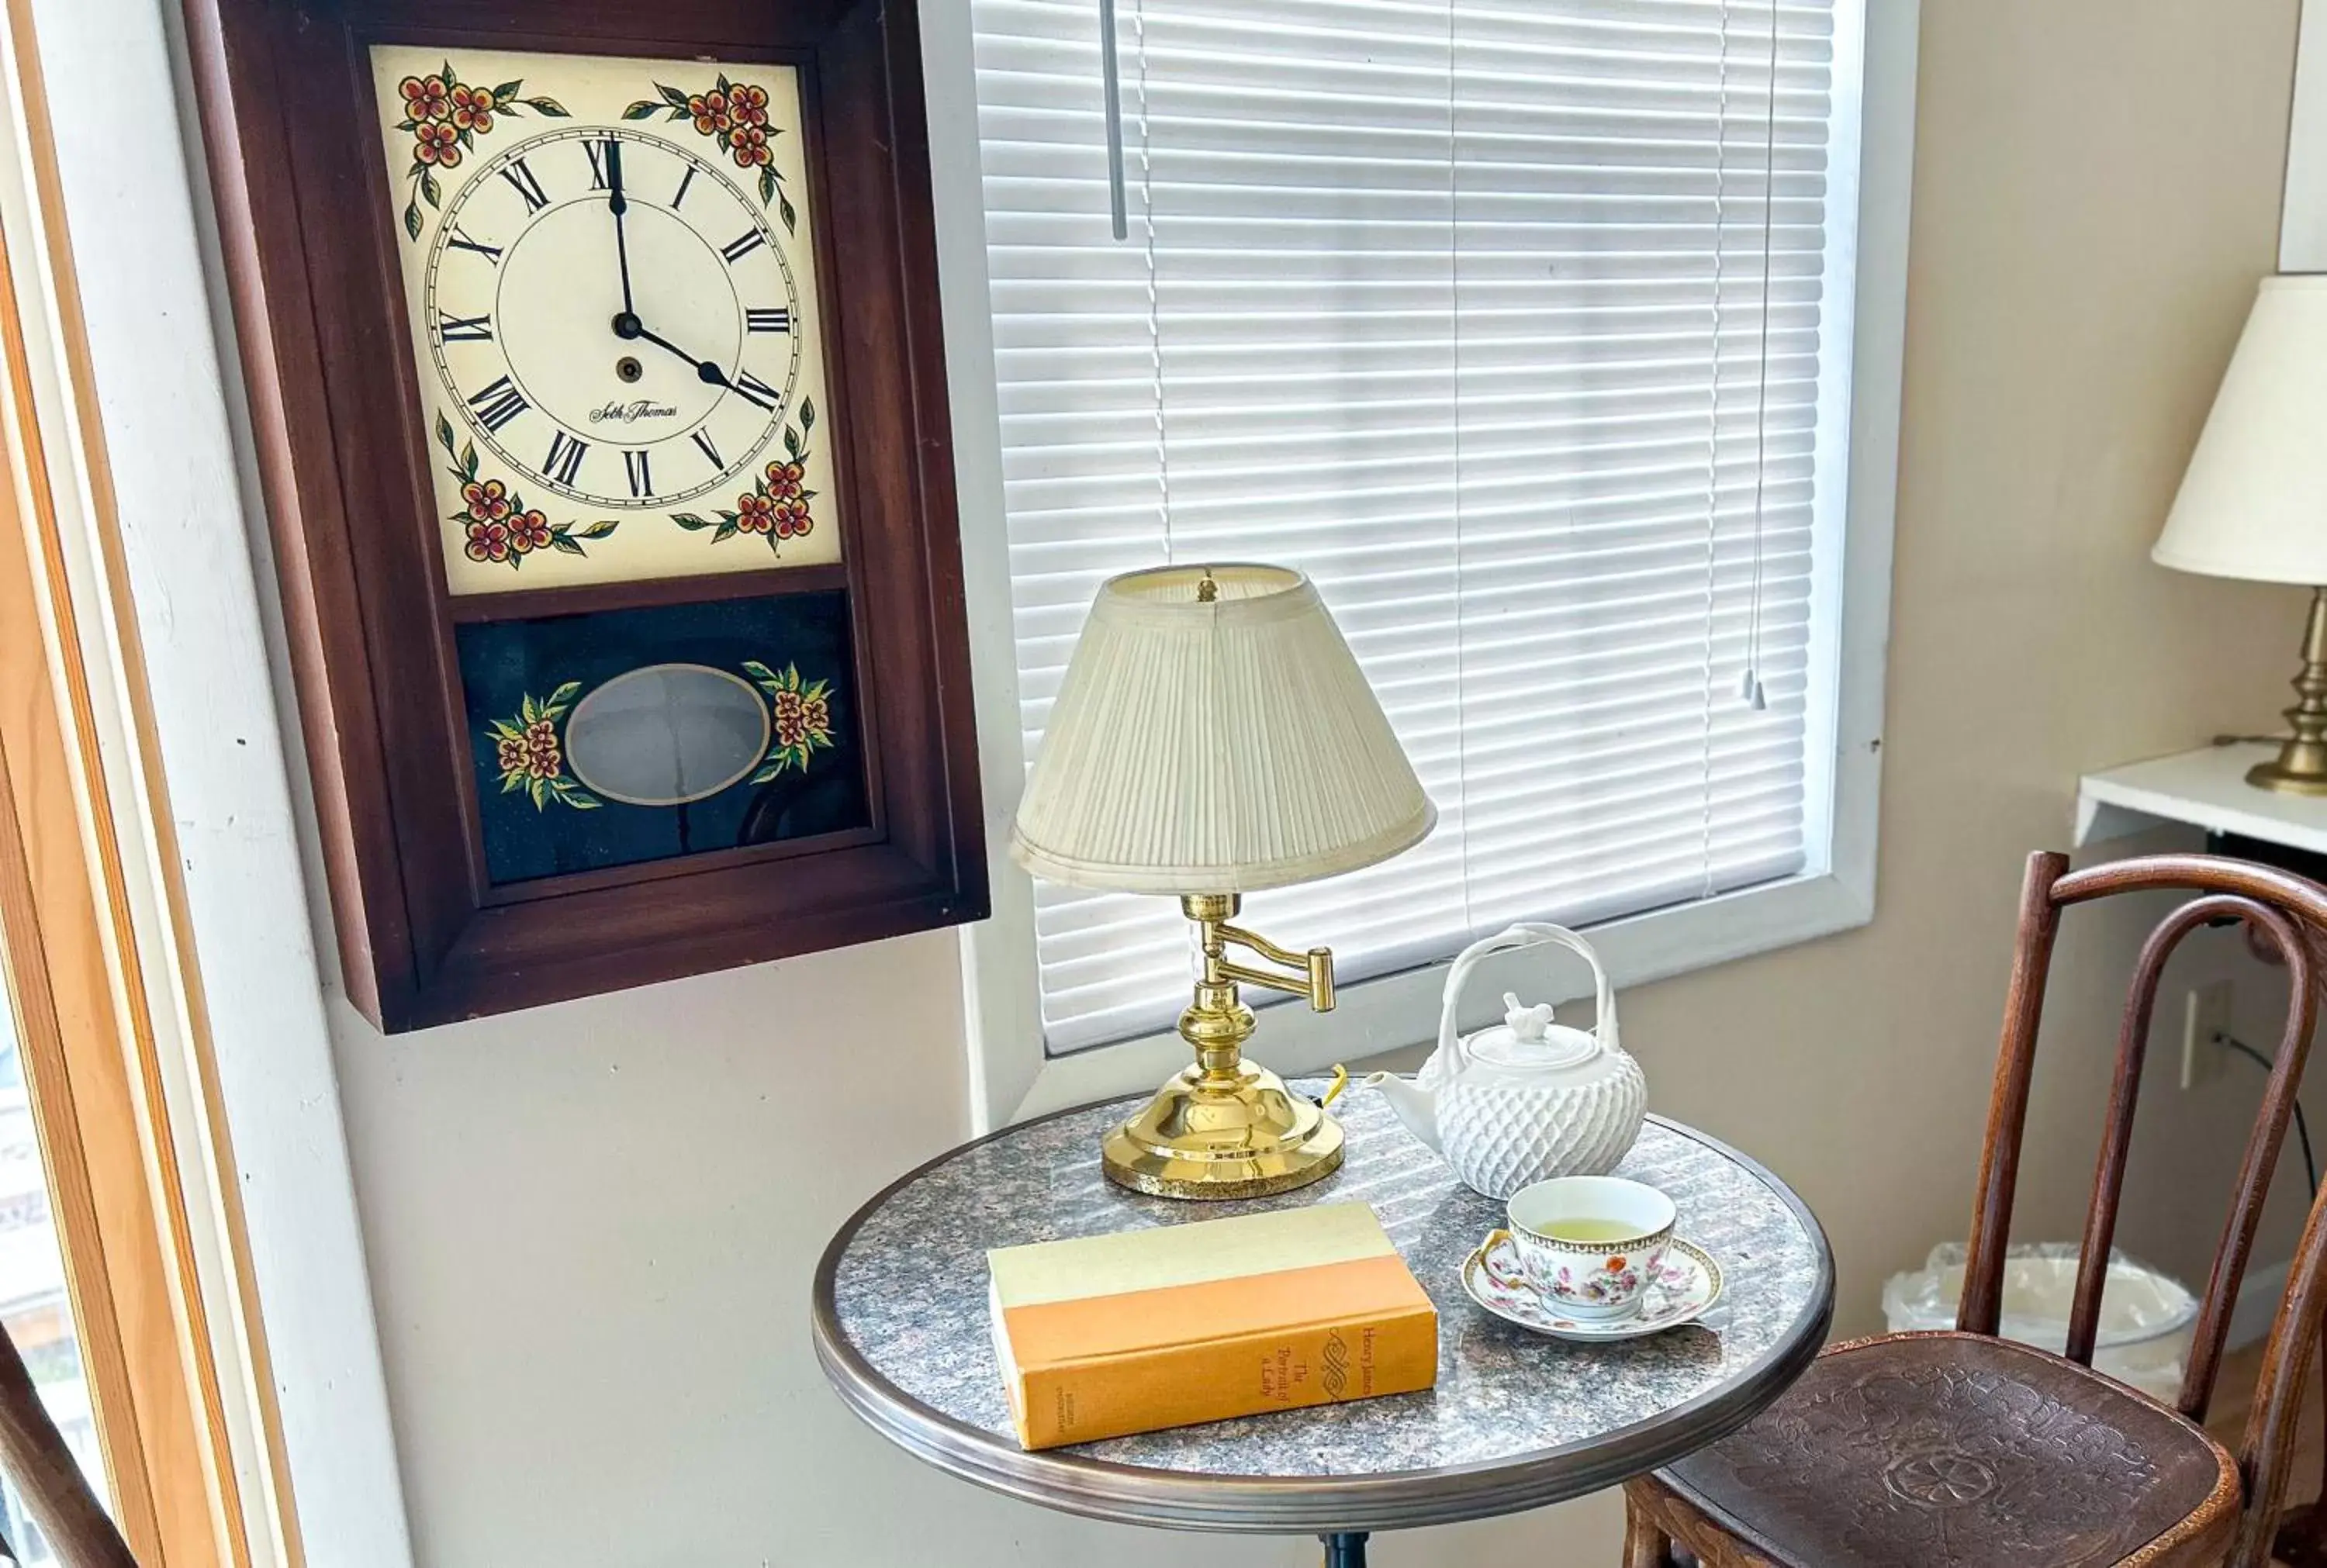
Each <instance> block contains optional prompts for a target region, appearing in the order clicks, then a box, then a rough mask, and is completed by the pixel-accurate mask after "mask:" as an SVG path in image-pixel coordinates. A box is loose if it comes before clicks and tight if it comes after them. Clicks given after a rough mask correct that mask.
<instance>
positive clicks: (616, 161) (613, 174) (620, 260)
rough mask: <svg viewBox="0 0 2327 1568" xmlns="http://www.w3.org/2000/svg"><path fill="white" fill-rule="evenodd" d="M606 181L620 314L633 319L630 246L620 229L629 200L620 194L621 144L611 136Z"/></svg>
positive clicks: (608, 140) (607, 148)
mask: <svg viewBox="0 0 2327 1568" xmlns="http://www.w3.org/2000/svg"><path fill="white" fill-rule="evenodd" d="M606 182H607V184H608V186H609V187H610V188H611V189H610V192H609V194H608V195H607V197H606V210H608V211H610V212H612V214H613V215H614V260H615V263H616V265H617V266H620V267H621V273H622V314H623V315H625V316H630V317H631V318H632V319H635V313H636V311H637V308H638V307H637V306H635V305H634V304H632V303H631V247H630V242H629V239H628V238H627V237H626V236H625V235H624V233H623V231H622V215H623V214H624V213H626V212H628V211H629V210H631V201H630V198H629V197H627V196H625V195H624V194H622V144H621V142H620V141H619V140H617V139H616V138H614V137H612V136H610V137H608V138H607V139H606Z"/></svg>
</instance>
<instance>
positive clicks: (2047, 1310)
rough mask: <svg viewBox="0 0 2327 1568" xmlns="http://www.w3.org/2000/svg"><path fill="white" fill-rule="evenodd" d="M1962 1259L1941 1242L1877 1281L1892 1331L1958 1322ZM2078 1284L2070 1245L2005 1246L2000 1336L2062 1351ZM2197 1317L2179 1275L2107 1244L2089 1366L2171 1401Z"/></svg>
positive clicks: (1953, 1246) (1960, 1250)
mask: <svg viewBox="0 0 2327 1568" xmlns="http://www.w3.org/2000/svg"><path fill="white" fill-rule="evenodd" d="M1964 1257H1965V1248H1964V1246H1963V1244H1962V1243H1961V1242H1954V1241H1950V1242H1943V1243H1941V1244H1940V1245H1939V1246H1935V1247H1933V1248H1932V1249H1931V1255H1930V1257H1928V1258H1926V1259H1924V1260H1923V1266H1922V1267H1921V1268H1920V1269H1917V1270H1915V1271H1914V1272H1913V1273H1912V1274H1892V1276H1891V1279H1890V1282H1889V1283H1886V1284H1885V1285H1884V1286H1883V1316H1884V1317H1885V1318H1886V1319H1888V1320H1889V1321H1890V1326H1891V1331H1892V1333H1894V1334H1896V1333H1903V1332H1906V1331H1907V1330H1914V1329H1952V1328H1954V1327H1955V1326H1956V1303H1957V1302H1958V1301H1960V1300H1961V1299H1962V1296H1963V1281H1964ZM2076 1291H2077V1247H2076V1245H2075V1244H2074V1243H2072V1242H2042V1243H2038V1244H2034V1245H2030V1246H2014V1247H2012V1248H2010V1249H2008V1250H2007V1251H2006V1252H2005V1264H2004V1321H2003V1324H2002V1331H2003V1334H2004V1337H2005V1339H2017V1340H2019V1341H2020V1342H2021V1343H2022V1344H2023V1345H2034V1346H2036V1347H2037V1348H2039V1349H2045V1350H2051V1351H2054V1352H2056V1353H2057V1352H2058V1351H2060V1350H2061V1349H2064V1348H2065V1347H2066V1346H2067V1345H2068V1342H2069V1309H2070V1306H2071V1304H2072V1303H2073V1302H2075V1300H2076ZM2197 1322H2198V1300H2197V1298H2196V1297H2195V1296H2192V1295H2191V1293H2189V1291H2188V1290H2187V1289H2186V1288H2185V1287H2184V1286H2183V1285H2182V1283H2181V1282H2180V1281H2179V1280H2176V1279H2174V1278H2173V1277H2172V1276H2171V1275H2168V1274H2160V1273H2159V1272H2158V1271H2157V1270H2155V1269H2154V1268H2151V1267H2149V1266H2147V1265H2144V1264H2138V1263H2135V1262H2134V1261H2133V1259H2131V1258H2129V1257H2127V1256H2126V1255H2124V1254H2123V1253H2121V1252H2117V1251H2111V1252H2110V1254H2109V1261H2108V1283H2107V1284H2105V1285H2103V1286H2102V1287H2101V1321H2100V1330H2099V1334H2098V1339H2096V1341H2095V1345H2094V1349H2093V1367H2094V1369H2095V1370H2096V1371H2100V1372H2106V1373H2107V1374H2108V1375H2109V1376H2110V1377H2115V1378H2117V1379H2118V1380H2119V1381H2120V1382H2125V1383H2130V1384H2132V1385H2133V1386H2135V1388H2138V1389H2140V1390H2141V1391H2142V1392H2143V1393H2144V1394H2146V1395H2149V1396H2150V1397H2151V1398H2152V1399H2154V1400H2156V1401H2157V1402H2158V1403H2159V1404H2161V1405H2171V1404H2173V1400H2174V1397H2175V1396H2176V1395H2179V1394H2180V1393H2181V1392H2182V1365H2183V1363H2184V1362H2185V1361H2187V1360H2188V1359H2189V1355H2190V1340H2191V1336H2192V1334H2193V1333H2194V1332H2195V1330H2196V1328H2197Z"/></svg>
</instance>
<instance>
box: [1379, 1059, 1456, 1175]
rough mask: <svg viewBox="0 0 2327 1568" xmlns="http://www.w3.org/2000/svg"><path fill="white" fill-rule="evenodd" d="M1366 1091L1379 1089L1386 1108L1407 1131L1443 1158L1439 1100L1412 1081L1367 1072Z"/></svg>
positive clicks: (1392, 1075) (1392, 1074) (1391, 1073)
mask: <svg viewBox="0 0 2327 1568" xmlns="http://www.w3.org/2000/svg"><path fill="white" fill-rule="evenodd" d="M1366 1087H1368V1088H1369V1089H1379V1090H1380V1091H1381V1094H1382V1097H1383V1098H1384V1099H1386V1100H1388V1101H1389V1108H1390V1109H1391V1110H1393V1111H1396V1112H1397V1119H1398V1120H1399V1121H1401V1122H1403V1123H1405V1124H1406V1131H1407V1132H1409V1133H1412V1134H1414V1135H1415V1136H1416V1137H1417V1138H1419V1139H1421V1140H1422V1141H1423V1143H1425V1144H1426V1145H1427V1146H1428V1147H1429V1150H1430V1152H1431V1153H1434V1154H1438V1155H1442V1156H1443V1155H1444V1153H1445V1150H1444V1149H1442V1148H1440V1147H1439V1144H1438V1097H1437V1096H1436V1095H1435V1094H1434V1093H1432V1092H1431V1091H1430V1090H1428V1089H1425V1088H1424V1087H1422V1086H1421V1085H1419V1084H1417V1083H1416V1082H1415V1081H1414V1080H1413V1079H1412V1078H1400V1077H1398V1075H1397V1074H1396V1073H1394V1072H1370V1073H1368V1074H1367V1075H1366Z"/></svg>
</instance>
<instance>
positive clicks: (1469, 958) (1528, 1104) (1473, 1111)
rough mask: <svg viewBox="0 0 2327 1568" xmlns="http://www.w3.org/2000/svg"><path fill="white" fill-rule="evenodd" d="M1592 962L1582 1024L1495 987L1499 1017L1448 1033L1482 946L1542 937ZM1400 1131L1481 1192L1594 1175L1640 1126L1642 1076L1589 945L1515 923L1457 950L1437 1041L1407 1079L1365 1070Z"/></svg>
mask: <svg viewBox="0 0 2327 1568" xmlns="http://www.w3.org/2000/svg"><path fill="white" fill-rule="evenodd" d="M1546 943H1548V944H1551V945H1554V946H1556V947H1565V948H1567V949H1569V950H1570V951H1572V952H1575V953H1577V954H1580V955H1581V956H1582V957H1583V958H1584V962H1585V963H1587V964H1589V965H1591V966H1592V978H1593V987H1594V990H1595V991H1596V993H1597V997H1598V1003H1599V1016H1598V1021H1597V1022H1596V1023H1595V1024H1594V1026H1593V1031H1592V1032H1590V1033H1588V1034H1587V1033H1586V1032H1584V1031H1583V1030H1580V1029H1571V1028H1569V1027H1568V1026H1566V1025H1565V1024H1561V1023H1555V1022H1552V1010H1551V1008H1550V1006H1549V1005H1548V1004H1542V1005H1538V1006H1534V1007H1526V1006H1522V1005H1520V1003H1519V998H1518V997H1517V996H1516V995H1513V994H1510V993H1509V992H1506V993H1504V995H1503V1002H1504V1003H1505V1005H1506V1007H1507V1009H1508V1011H1507V1012H1506V1013H1505V1014H1504V1018H1503V1022H1501V1023H1500V1024H1498V1025H1496V1026H1494V1027H1492V1028H1489V1029H1482V1030H1481V1031H1479V1032H1478V1033H1476V1034H1473V1035H1472V1036H1471V1037H1470V1038H1469V1039H1468V1040H1465V1039H1463V1037H1462V1036H1461V1035H1459V1034H1457V1033H1456V1032H1455V1031H1454V1017H1455V1012H1456V1009H1457V1008H1458V1007H1459V1006H1460V1004H1461V1003H1462V998H1463V982H1464V981H1465V980H1467V979H1468V978H1470V974H1471V971H1472V968H1474V967H1476V966H1477V965H1478V963H1479V961H1480V960H1481V959H1482V958H1485V957H1488V956H1489V955H1491V954H1494V953H1503V952H1509V951H1512V950H1515V949H1517V948H1521V947H1537V946H1539V945H1542V944H1546ZM1366 1084H1367V1086H1368V1087H1371V1088H1377V1089H1379V1090H1380V1091H1381V1092H1382V1093H1383V1094H1384V1095H1385V1096H1387V1097H1388V1099H1389V1103H1390V1106H1391V1108H1392V1109H1394V1110H1395V1111H1397V1117H1398V1120H1399V1121H1401V1122H1404V1123H1405V1124H1406V1130H1407V1131H1408V1132H1410V1133H1412V1134H1414V1135H1415V1136H1416V1137H1417V1138H1419V1139H1421V1140H1422V1141H1423V1142H1424V1143H1427V1144H1429V1145H1430V1147H1431V1148H1432V1149H1434V1150H1435V1151H1436V1152H1437V1153H1439V1154H1441V1155H1442V1156H1444V1159H1445V1160H1446V1162H1447V1163H1449V1164H1451V1165H1453V1167H1454V1173H1455V1174H1456V1175H1457V1176H1460V1177H1461V1178H1462V1179H1463V1182H1464V1183H1465V1184H1466V1185H1468V1186H1470V1187H1472V1188H1474V1189H1475V1190H1478V1191H1481V1192H1483V1193H1485V1194H1486V1195H1487V1196H1488V1197H1490V1198H1509V1196H1510V1195H1511V1194H1512V1193H1514V1192H1517V1191H1518V1190H1519V1189H1520V1188H1522V1187H1525V1186H1527V1185H1528V1183H1529V1182H1532V1181H1547V1180H1548V1179H1549V1178H1551V1177H1554V1176H1597V1175H1601V1174H1603V1172H1605V1171H1610V1170H1612V1169H1613V1168H1614V1167H1615V1164H1616V1162H1618V1161H1620V1160H1621V1159H1622V1158H1623V1157H1624V1156H1625V1154H1626V1153H1629V1152H1630V1151H1631V1147H1632V1142H1633V1140H1634V1139H1636V1138H1638V1137H1639V1136H1640V1122H1641V1119H1642V1118H1643V1117H1644V1116H1646V1115H1647V1114H1648V1108H1649V1085H1648V1079H1647V1078H1646V1077H1645V1076H1644V1075H1643V1074H1642V1073H1641V1071H1640V1063H1639V1062H1636V1061H1634V1060H1633V1059H1631V1057H1629V1056H1627V1055H1625V1054H1624V1051H1623V1049H1622V1047H1621V1046H1620V1045H1619V1044H1618V1043H1617V1036H1616V994H1615V990H1614V988H1613V987H1612V986H1611V985H1609V984H1608V971H1607V970H1606V969H1605V968H1604V967H1603V966H1602V965H1601V962H1600V956H1599V955H1598V954H1596V953H1594V952H1593V950H1592V945H1591V944H1590V943H1588V942H1586V941H1585V940H1584V938H1581V937H1579V936H1577V935H1576V934H1575V932H1573V931H1571V930H1568V929H1565V928H1564V927H1560V926H1548V925H1535V924H1521V925H1515V926H1512V927H1511V928H1509V929H1508V930H1505V931H1504V932H1503V933H1502V934H1501V935H1500V936H1495V937H1490V938H1487V939H1486V940H1485V941H1483V942H1474V943H1472V945H1471V946H1470V947H1465V948H1463V952H1462V954H1461V956H1460V957H1457V958H1456V959H1455V960H1454V966H1453V969H1452V970H1450V971H1449V972H1448V974H1447V976H1446V996H1445V1001H1444V1004H1443V1005H1442V1006H1441V1008H1440V1010H1439V1014H1438V1049H1437V1050H1435V1052H1433V1053H1432V1055H1431V1058H1430V1059H1429V1060H1428V1061H1425V1062H1424V1063H1423V1064H1422V1070H1421V1072H1419V1073H1418V1074H1416V1076H1415V1078H1414V1079H1413V1081H1412V1082H1408V1081H1407V1080H1406V1079H1405V1078H1399V1077H1397V1075H1396V1074H1394V1073H1386V1072H1378V1073H1372V1074H1369V1075H1368V1077H1367V1078H1366Z"/></svg>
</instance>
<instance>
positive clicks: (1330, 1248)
mask: <svg viewBox="0 0 2327 1568" xmlns="http://www.w3.org/2000/svg"><path fill="white" fill-rule="evenodd" d="M986 1266H987V1270H988V1273H989V1274H990V1276H991V1286H990V1291H989V1299H990V1302H991V1306H992V1311H993V1316H994V1350H995V1358H996V1359H997V1360H998V1361H999V1362H1000V1363H1001V1366H1002V1376H1003V1379H1004V1382H1005V1385H1006V1386H1007V1387H1008V1389H1009V1394H1010V1409H1011V1414H1012V1417H1013V1419H1014V1421H1015V1423H1016V1425H1017V1428H1018V1441H1019V1442H1021V1443H1023V1445H1024V1446H1026V1447H1027V1448H1030V1449H1035V1448H1055V1447H1058V1446H1059V1445H1061V1444H1062V1443H1070V1442H1095V1441H1097V1440H1098V1439H1099V1438H1103V1437H1121V1436H1123V1435H1125V1434H1126V1433H1134V1432H1152V1431H1154V1430H1156V1429H1158V1428H1160V1427H1166V1426H1185V1425H1189V1424H1191V1423H1195V1422H1200V1421H1221V1420H1225V1419H1227V1418H1228V1417H1229V1416H1234V1415H1251V1414H1257V1413H1259V1412H1262V1411H1269V1410H1293V1409H1298V1408H1301V1407H1303V1406H1305V1405H1326V1404H1333V1403H1338V1402H1340V1401H1341V1400H1345V1399H1363V1398H1366V1397H1368V1396H1369V1395H1378V1394H1407V1393H1412V1392H1414V1391H1415V1390H1417V1389H1423V1388H1428V1387H1430V1386H1432V1385H1433V1384H1434V1383H1435V1382H1436V1380H1437V1376H1438V1313H1437V1311H1436V1309H1435V1308H1434V1307H1433V1306H1432V1305H1431V1302H1430V1298H1429V1296H1428V1295H1427V1294H1425V1293H1424V1291H1423V1289H1422V1286H1421V1285H1420V1284H1418V1283H1416V1281H1415V1278H1414V1275H1413V1274H1411V1273H1410V1272H1409V1271H1408V1270H1407V1268H1406V1264H1405V1262H1404V1260H1403V1259H1401V1258H1400V1257H1399V1256H1398V1255H1397V1249H1396V1248H1395V1247H1393V1246H1391V1245H1390V1240H1389V1237H1388V1236H1387V1235H1386V1234H1384V1233H1383V1230H1382V1227H1381V1222H1380V1221H1379V1220H1378V1219H1377V1218H1375V1217H1374V1211H1373V1210H1372V1209H1369V1208H1368V1207H1367V1206H1366V1205H1364V1204H1362V1203H1339V1204H1330V1205H1324V1206H1321V1207H1317V1208H1311V1209H1280V1210H1276V1211H1275V1212H1272V1213H1266V1214H1253V1215H1245V1216H1241V1217H1239V1218H1234V1219H1210V1220H1201V1221H1198V1222H1195V1223H1192V1224H1186V1225H1166V1226H1159V1227H1154V1228H1153V1229H1148V1230H1135V1231H1124V1232H1119V1233H1117V1234H1115V1235H1111V1236H1093V1237H1079V1238H1078V1239H1075V1240H1071V1241H1051V1242H1042V1243H1038V1244H1036V1245H1034V1246H1010V1247H1001V1248H997V1249H995V1250H994V1251H992V1252H989V1253H987V1254H986Z"/></svg>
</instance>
